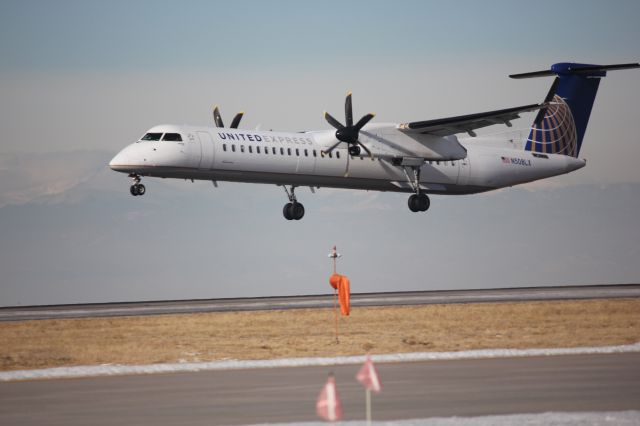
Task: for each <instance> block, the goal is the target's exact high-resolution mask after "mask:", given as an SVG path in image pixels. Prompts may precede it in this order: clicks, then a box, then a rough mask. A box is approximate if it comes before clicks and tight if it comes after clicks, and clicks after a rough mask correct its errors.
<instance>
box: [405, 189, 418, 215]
mask: <svg viewBox="0 0 640 426" xmlns="http://www.w3.org/2000/svg"><path fill="white" fill-rule="evenodd" d="M407 204H408V205H409V210H411V211H412V212H414V213H416V212H419V211H420V208H419V207H418V196H417V195H416V194H413V195H412V196H411V197H409V201H408V202H407Z"/></svg>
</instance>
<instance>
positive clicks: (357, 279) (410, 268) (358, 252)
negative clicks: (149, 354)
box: [0, 0, 640, 305]
mask: <svg viewBox="0 0 640 426" xmlns="http://www.w3.org/2000/svg"><path fill="white" fill-rule="evenodd" d="M545 15H546V17H545V18H541V17H542V16H545ZM639 21H640V3H639V2H637V1H614V2H597V1H593V2H589V1H563V2H558V1H538V2H535V3H531V2H524V1H522V2H518V1H492V2H489V3H487V2H484V3H483V2H472V1H451V2H449V1H447V2H444V1H443V2H435V1H434V2H428V1H415V2H413V1H394V2H386V1H385V2H383V1H349V2H332V1H327V2H303V1H234V2H211V1H191V2H189V1H182V2H160V1H111V2H97V1H96V2H92V1H58V2H50V1H6V0H5V1H2V2H0V129H2V136H1V137H0V305H11V304H16V303H21V304H32V303H38V304H42V303H62V302H76V301H110V300H133V299H159V298H183V297H184V298H191V297H229V296H251V295H261V296H262V295H274V294H308V293H324V292H326V291H327V290H328V284H327V283H326V280H327V277H328V273H329V272H330V268H329V267H330V264H329V262H328V260H327V259H326V253H327V252H328V250H329V248H330V247H331V246H332V245H333V244H338V245H339V249H341V250H340V251H342V252H343V254H344V258H343V259H342V265H343V266H342V267H343V268H344V269H343V272H345V273H347V274H349V275H350V277H351V278H352V282H353V285H352V286H353V290H354V291H384V290H414V289H442V288H475V287H500V286H520V285H554V284H575V283H592V284H595V283H599V282H633V281H638V280H639V279H640V263H639V262H638V261H637V260H638V258H639V256H638V255H639V254H640V253H639V252H638V245H639V243H640V231H639V229H640V226H638V223H637V219H636V216H637V214H636V212H637V211H638V207H640V206H639V205H638V199H640V197H639V195H640V172H639V171H638V167H637V159H638V158H640V141H639V140H638V136H637V121H638V119H640V113H638V105H637V100H638V99H640V71H620V72H615V73H609V76H608V77H607V78H606V79H604V80H603V82H602V84H601V86H600V91H599V93H598V98H597V99H596V103H595V106H594V109H593V113H592V119H591V121H590V124H589V127H588V129H587V134H586V138H585V142H584V145H583V150H582V152H581V156H584V157H586V158H587V159H588V165H587V167H586V168H584V169H582V170H580V171H578V172H575V173H573V174H571V175H567V176H562V177H558V178H554V179H551V180H548V181H543V182H539V183H534V184H530V185H526V186H524V187H520V188H513V189H508V190H503V191H500V192H497V193H492V194H485V195H478V196H464V197H438V196H435V197H433V198H432V208H431V210H430V211H429V212H428V213H427V214H417V215H416V214H412V213H410V212H409V211H408V209H407V207H406V195H402V194H380V193H368V192H357V191H339V190H327V189H323V190H320V191H318V193H317V194H315V195H312V194H311V193H310V192H309V191H308V190H306V191H305V190H304V189H301V190H300V194H301V201H302V202H304V204H305V207H306V208H307V215H306V216H305V218H304V219H303V220H302V221H300V222H296V223H292V222H288V221H285V220H284V219H283V218H282V215H281V209H282V205H283V204H284V203H285V201H286V198H285V196H284V193H283V191H282V190H281V189H280V188H277V187H275V186H263V185H241V184H229V183H226V184H225V183H222V184H221V187H220V188H218V189H215V190H214V189H213V187H212V185H211V184H210V183H208V184H207V183H196V184H191V183H185V182H180V181H176V182H169V181H160V180H154V179H145V184H146V186H147V190H148V194H147V195H145V197H137V198H135V199H134V198H133V197H131V196H129V195H128V186H129V181H128V179H127V178H126V176H125V175H122V174H117V173H115V172H111V171H109V170H107V169H106V168H105V166H106V163H107V162H108V160H109V159H110V157H111V156H113V155H114V154H115V153H116V152H117V151H118V150H119V149H121V148H122V147H124V146H125V145H126V144H128V143H130V142H132V141H134V140H136V139H137V138H138V137H139V136H140V135H141V134H142V133H144V132H145V130H146V129H147V128H149V127H151V126H153V125H155V124H159V123H191V124H204V123H209V122H210V121H211V106H212V105H213V104H218V105H220V106H221V109H222V113H223V117H225V118H226V120H227V121H228V120H230V119H231V117H232V116H233V114H234V113H235V112H236V111H238V110H244V111H245V112H246V115H245V119H244V121H243V124H242V125H243V127H245V128H254V127H255V126H257V125H260V126H261V128H263V129H271V128H272V129H278V130H292V131H295V130H307V129H325V128H328V125H327V124H326V123H325V122H324V121H323V119H322V112H323V111H325V110H328V111H331V112H332V114H333V115H335V116H338V117H339V116H341V115H342V113H343V112H342V111H343V105H344V95H345V93H346V92H347V91H349V90H351V91H353V93H354V95H353V96H354V111H355V115H362V114H364V113H366V112H375V113H376V114H377V115H376V120H377V121H389V122H402V121H414V120H427V119H432V118H441V117H446V116H450V115H458V114H466V113H473V112H480V111H484V110H491V109H498V108H506V107H511V106H517V105H522V104H528V103H532V102H538V101H540V100H542V98H543V97H544V95H545V94H546V91H547V89H548V87H549V85H550V84H551V80H549V79H532V80H524V81H515V80H510V79H509V78H507V75H508V74H510V73H515V72H526V71H534V70H538V69H544V68H547V67H548V66H549V65H551V64H552V63H554V62H561V61H581V62H587V63H619V62H637V61H639V60H640V47H639V46H640V44H638V41H639V40H640V26H639V25H638V24H637V23H638V22H639ZM531 119H532V117H526V119H523V120H520V123H518V124H519V125H520V126H521V127H526V126H527V125H528V122H530V120H531ZM499 130H501V128H500V127H499V126H496V127H494V128H490V129H489V130H488V131H499ZM485 133H486V132H485Z"/></svg>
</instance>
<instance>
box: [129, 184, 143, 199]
mask: <svg viewBox="0 0 640 426" xmlns="http://www.w3.org/2000/svg"><path fill="white" fill-rule="evenodd" d="M129 192H131V195H133V196H134V197H135V196H137V195H144V193H145V192H147V188H145V187H144V185H143V184H141V183H137V184H135V185H131V188H129Z"/></svg>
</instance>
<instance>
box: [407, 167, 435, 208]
mask: <svg viewBox="0 0 640 426" xmlns="http://www.w3.org/2000/svg"><path fill="white" fill-rule="evenodd" d="M411 169H412V171H413V179H411V178H410V177H409V174H408V173H407V170H406V168H405V169H404V173H405V175H407V179H408V180H409V182H410V183H411V186H412V187H413V190H414V191H415V194H413V195H412V196H410V197H409V200H408V202H407V204H408V205H409V210H411V211H412V212H414V213H416V212H426V211H427V210H429V206H430V205H431V201H430V200H429V197H428V196H427V194H423V193H422V192H421V190H420V167H419V166H415V167H411Z"/></svg>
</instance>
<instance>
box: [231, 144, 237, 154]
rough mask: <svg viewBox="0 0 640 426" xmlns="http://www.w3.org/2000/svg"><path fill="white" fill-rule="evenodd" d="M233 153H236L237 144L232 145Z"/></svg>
mask: <svg viewBox="0 0 640 426" xmlns="http://www.w3.org/2000/svg"><path fill="white" fill-rule="evenodd" d="M231 151H233V152H236V146H235V144H232V145H231Z"/></svg>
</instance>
